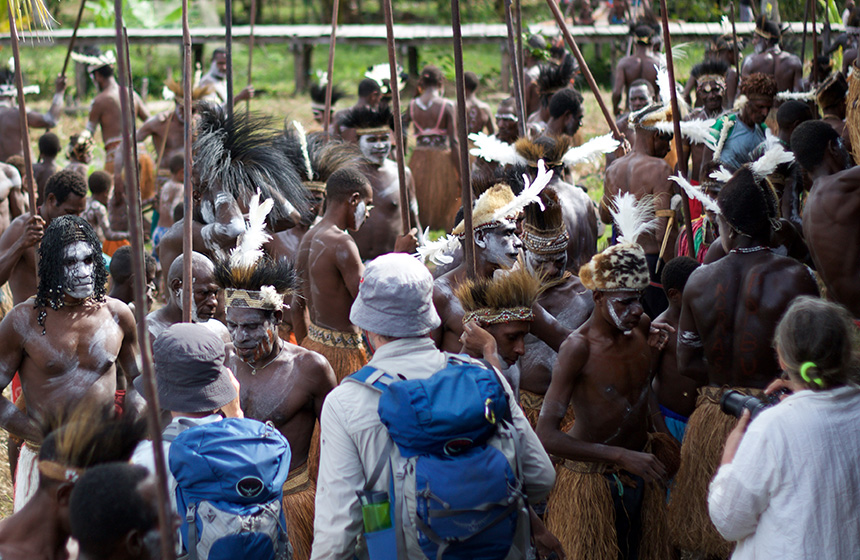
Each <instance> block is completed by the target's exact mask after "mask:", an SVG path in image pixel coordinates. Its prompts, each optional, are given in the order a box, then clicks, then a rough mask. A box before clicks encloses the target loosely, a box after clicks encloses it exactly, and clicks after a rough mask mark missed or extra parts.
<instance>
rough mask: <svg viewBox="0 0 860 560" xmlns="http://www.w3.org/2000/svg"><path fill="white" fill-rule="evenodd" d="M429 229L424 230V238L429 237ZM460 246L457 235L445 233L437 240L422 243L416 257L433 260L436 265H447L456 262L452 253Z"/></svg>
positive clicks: (426, 260) (421, 259) (428, 260)
mask: <svg viewBox="0 0 860 560" xmlns="http://www.w3.org/2000/svg"><path fill="white" fill-rule="evenodd" d="M428 233H429V231H426V232H424V238H425V239H427V238H428ZM459 246H460V238H459V237H457V236H456V235H443V236H442V237H440V238H439V239H437V240H436V241H428V242H426V243H425V244H424V245H420V246H419V247H418V249H417V252H416V253H415V257H416V258H418V259H419V260H420V261H421V262H431V263H433V264H435V265H446V264H451V263H452V262H454V257H452V256H451V254H452V253H453V252H454V251H456V250H457V247H459Z"/></svg>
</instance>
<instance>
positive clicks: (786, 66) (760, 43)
mask: <svg viewBox="0 0 860 560" xmlns="http://www.w3.org/2000/svg"><path fill="white" fill-rule="evenodd" d="M753 45H755V46H756V48H761V49H763V50H762V52H760V53H756V54H751V55H749V56H747V57H746V58H744V62H743V66H742V67H741V78H743V77H745V76H749V75H750V74H755V73H756V72H761V73H762V74H770V75H771V76H773V77H774V78H775V79H776V89H777V91H803V90H802V85H803V84H802V80H803V67H802V66H801V64H800V58H798V57H797V56H796V55H793V54H791V53H788V52H785V51H783V50H782V49H780V47H779V41H778V40H769V39H765V38H764V37H761V36H760V35H754V36H753Z"/></svg>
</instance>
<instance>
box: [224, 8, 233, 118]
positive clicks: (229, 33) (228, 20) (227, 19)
mask: <svg viewBox="0 0 860 560" xmlns="http://www.w3.org/2000/svg"><path fill="white" fill-rule="evenodd" d="M224 24H225V25H224V27H225V35H226V38H227V45H226V47H227V115H229V116H230V117H232V116H233V0H224Z"/></svg>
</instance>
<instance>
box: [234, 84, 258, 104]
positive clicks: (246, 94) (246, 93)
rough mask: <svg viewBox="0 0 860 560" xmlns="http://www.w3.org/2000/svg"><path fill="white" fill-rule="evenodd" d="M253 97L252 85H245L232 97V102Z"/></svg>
mask: <svg viewBox="0 0 860 560" xmlns="http://www.w3.org/2000/svg"><path fill="white" fill-rule="evenodd" d="M253 97H254V86H245V88H244V89H243V90H242V91H240V92H239V93H238V95H236V97H234V98H233V103H234V104H235V103H239V102H240V101H246V100H248V99H251V98H253Z"/></svg>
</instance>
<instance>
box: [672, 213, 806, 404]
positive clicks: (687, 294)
mask: <svg viewBox="0 0 860 560" xmlns="http://www.w3.org/2000/svg"><path fill="white" fill-rule="evenodd" d="M717 221H718V223H719V225H720V233H721V235H720V240H721V242H722V245H723V249H724V250H725V251H726V252H727V253H729V254H727V255H726V256H725V257H723V258H721V259H719V260H718V261H717V262H715V263H713V264H711V265H708V266H703V267H700V268H699V269H697V270H696V271H695V272H693V274H692V275H691V276H690V279H689V280H688V281H687V286H686V288H685V289H684V295H683V302H682V306H681V318H680V321H679V323H678V351H677V360H678V369H679V370H680V371H681V373H682V374H683V375H685V376H687V377H689V378H691V379H692V380H693V381H695V383H696V386H698V387H701V386H703V385H711V386H716V387H720V386H723V385H729V386H740V387H753V388H759V389H764V388H765V387H767V386H768V384H769V383H770V382H771V381H773V379H774V378H775V377H777V376H779V374H780V371H781V370H780V368H779V364H778V363H777V360H776V356H775V355H774V352H773V348H772V346H771V342H772V340H773V335H774V332H775V330H776V325H777V322H778V321H779V319H780V317H781V316H782V314H783V313H784V312H785V310H786V309H787V308H788V306H789V304H790V303H791V302H792V301H793V300H794V299H795V298H796V297H797V296H801V295H816V296H817V295H818V287H817V285H816V283H815V280H814V279H813V278H812V275H811V274H810V272H809V271H808V270H807V269H806V268H805V267H803V266H802V265H801V264H799V263H798V262H797V261H795V260H793V259H790V258H787V257H781V256H779V255H776V254H774V253H773V252H771V251H769V250H763V251H756V252H751V253H746V254H744V253H730V251H731V250H732V249H743V248H753V247H761V246H764V245H767V242H768V240H769V236H770V235H769V232H767V233H766V234H761V236H760V237H749V236H746V235H742V234H739V233H737V232H736V231H734V230H732V229H731V228H730V227H729V226H728V224H727V223H726V221H725V219H724V218H723V217H722V216H718V217H717ZM691 340H692V343H691V342H690V341H691ZM698 340H700V341H701V343H700V344H699V343H698V342H697V341H698Z"/></svg>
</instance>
